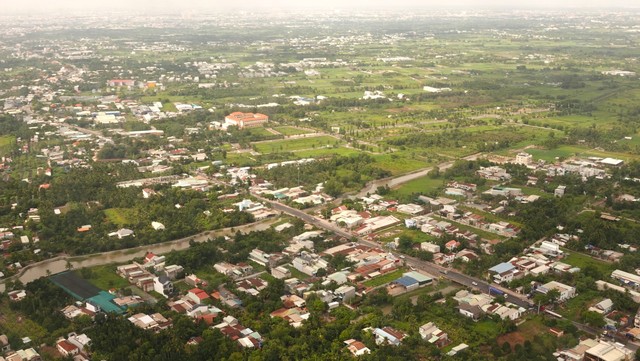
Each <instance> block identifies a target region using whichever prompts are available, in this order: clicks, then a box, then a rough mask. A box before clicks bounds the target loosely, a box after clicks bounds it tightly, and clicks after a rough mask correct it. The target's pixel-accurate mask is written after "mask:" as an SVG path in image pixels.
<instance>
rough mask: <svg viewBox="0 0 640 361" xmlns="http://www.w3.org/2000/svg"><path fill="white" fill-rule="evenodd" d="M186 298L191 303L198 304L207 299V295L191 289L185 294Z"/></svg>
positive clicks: (199, 290) (197, 289) (196, 289)
mask: <svg viewBox="0 0 640 361" xmlns="http://www.w3.org/2000/svg"><path fill="white" fill-rule="evenodd" d="M186 297H187V298H188V299H189V300H191V301H193V302H194V303H195V304H199V303H202V302H204V301H205V300H208V299H209V295H208V294H207V292H205V291H203V290H201V289H199V288H192V289H190V290H189V291H188V292H187V295H186Z"/></svg>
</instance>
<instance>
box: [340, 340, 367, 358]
mask: <svg viewBox="0 0 640 361" xmlns="http://www.w3.org/2000/svg"><path fill="white" fill-rule="evenodd" d="M344 343H345V344H346V345H347V349H348V350H349V352H351V354H352V355H353V356H356V357H357V356H362V355H366V354H370V353H371V350H369V348H368V347H367V346H365V345H364V343H362V342H360V341H356V340H354V339H349V340H346V341H344Z"/></svg>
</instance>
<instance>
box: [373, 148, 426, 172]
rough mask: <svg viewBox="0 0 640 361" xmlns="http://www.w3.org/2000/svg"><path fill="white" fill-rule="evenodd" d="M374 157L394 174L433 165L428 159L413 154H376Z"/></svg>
mask: <svg viewBox="0 0 640 361" xmlns="http://www.w3.org/2000/svg"><path fill="white" fill-rule="evenodd" d="M373 157H374V159H375V160H376V164H377V165H378V166H379V167H380V168H382V169H384V170H388V171H389V172H391V174H393V175H398V174H405V173H409V172H412V171H415V170H418V169H422V168H427V167H429V166H430V165H432V164H430V163H429V162H427V161H426V160H419V159H415V157H412V156H411V154H402V153H400V154H396V153H394V154H382V155H374V156H373Z"/></svg>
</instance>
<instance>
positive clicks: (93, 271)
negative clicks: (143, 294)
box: [76, 265, 129, 291]
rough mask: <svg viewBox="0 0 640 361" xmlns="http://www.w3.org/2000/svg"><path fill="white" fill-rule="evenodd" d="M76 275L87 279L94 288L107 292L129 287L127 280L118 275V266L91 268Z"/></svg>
mask: <svg viewBox="0 0 640 361" xmlns="http://www.w3.org/2000/svg"><path fill="white" fill-rule="evenodd" d="M76 273H77V274H78V276H80V277H82V278H84V279H86V280H87V281H89V282H90V283H91V284H93V285H94V286H96V287H98V288H100V289H102V290H105V291H107V290H109V289H110V288H123V287H127V286H129V282H127V280H125V279H124V278H122V277H120V276H118V274H117V273H116V266H113V265H105V266H97V267H91V268H89V269H88V270H86V271H77V272H76Z"/></svg>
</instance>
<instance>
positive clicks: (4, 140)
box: [0, 135, 16, 156]
mask: <svg viewBox="0 0 640 361" xmlns="http://www.w3.org/2000/svg"><path fill="white" fill-rule="evenodd" d="M15 142H16V138H15V137H14V136H12V135H3V136H0V156H2V155H6V154H9V153H10V152H11V147H12V146H13V144H14V143H15Z"/></svg>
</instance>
